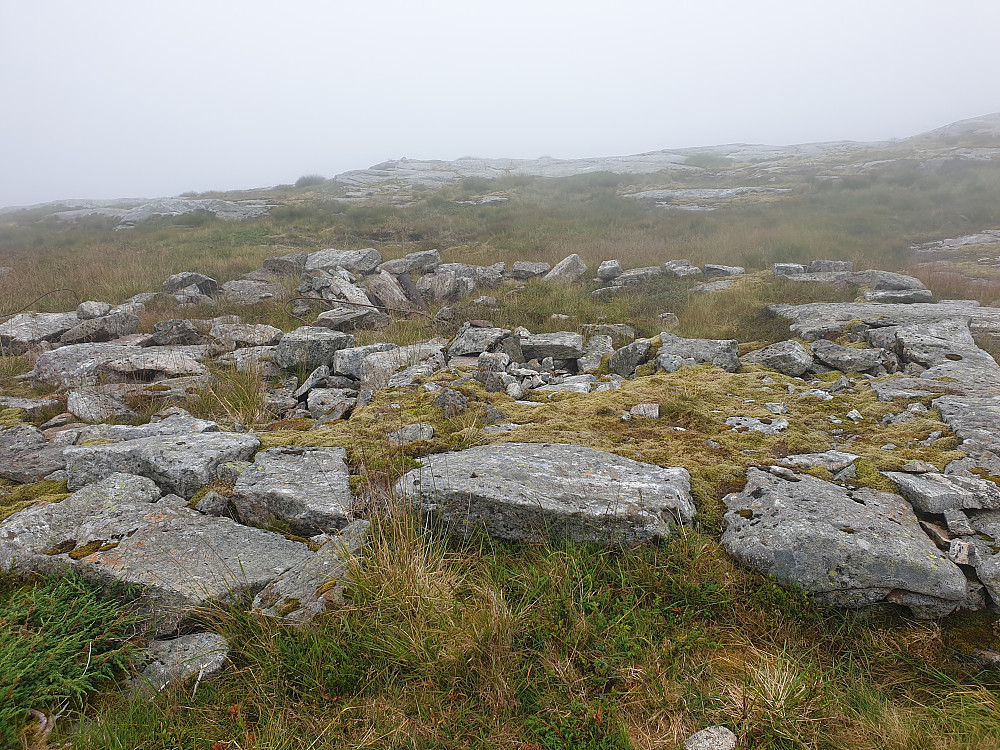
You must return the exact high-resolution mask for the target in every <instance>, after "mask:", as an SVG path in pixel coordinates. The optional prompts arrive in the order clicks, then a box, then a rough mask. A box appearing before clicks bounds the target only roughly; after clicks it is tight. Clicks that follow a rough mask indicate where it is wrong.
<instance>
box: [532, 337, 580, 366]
mask: <svg viewBox="0 0 1000 750" xmlns="http://www.w3.org/2000/svg"><path fill="white" fill-rule="evenodd" d="M521 352H522V354H523V355H524V358H525V359H526V360H531V359H537V360H538V361H539V362H540V361H542V360H543V359H545V358H546V357H552V359H579V358H580V357H582V356H583V336H581V335H580V334H579V333H572V332H570V331H558V332H556V333H534V334H529V335H527V336H521Z"/></svg>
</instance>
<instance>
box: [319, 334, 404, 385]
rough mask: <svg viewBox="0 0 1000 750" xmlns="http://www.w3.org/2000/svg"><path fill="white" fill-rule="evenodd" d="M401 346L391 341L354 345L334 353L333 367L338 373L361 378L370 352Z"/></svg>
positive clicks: (384, 350)
mask: <svg viewBox="0 0 1000 750" xmlns="http://www.w3.org/2000/svg"><path fill="white" fill-rule="evenodd" d="M398 348H399V347H398V346H396V345H395V344H390V343H378V344H368V345H367V346H352V347H348V348H347V349H341V350H340V351H338V352H337V353H336V354H334V355H333V367H332V368H331V369H332V370H333V372H334V373H336V374H337V375H344V376H345V377H348V378H353V379H354V380H361V378H362V377H364V363H365V358H366V357H368V356H369V355H370V354H376V353H378V352H388V351H392V350H393V349H398Z"/></svg>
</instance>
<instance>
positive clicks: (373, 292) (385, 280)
mask: <svg viewBox="0 0 1000 750" xmlns="http://www.w3.org/2000/svg"><path fill="white" fill-rule="evenodd" d="M368 294H369V296H373V297H374V298H375V299H376V300H378V302H379V303H380V304H381V306H382V307H383V308H385V309H387V310H389V311H390V312H392V311H397V312H400V311H401V312H404V313H408V312H412V311H413V310H415V309H416V305H414V304H413V303H412V302H411V301H410V298H409V297H408V296H407V295H406V290H405V289H403V287H402V285H401V284H400V283H399V281H398V280H397V279H396V277H395V276H393V275H392V274H391V273H389V272H388V271H380V272H379V273H376V274H375V275H373V276H372V277H370V278H369V279H368Z"/></svg>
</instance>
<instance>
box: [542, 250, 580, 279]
mask: <svg viewBox="0 0 1000 750" xmlns="http://www.w3.org/2000/svg"><path fill="white" fill-rule="evenodd" d="M585 273H587V264H586V263H584V262H583V261H582V260H580V256H579V255H577V254H576V253H573V254H572V255H567V256H566V257H565V258H563V259H562V260H561V261H559V262H558V263H556V264H555V266H554V267H553V268H552V270H551V271H549V272H548V273H547V274H545V276H543V277H542V278H543V279H544V280H545V281H564V282H571V281H576V280H578V279H580V278H581V277H582V276H583V275H584V274H585Z"/></svg>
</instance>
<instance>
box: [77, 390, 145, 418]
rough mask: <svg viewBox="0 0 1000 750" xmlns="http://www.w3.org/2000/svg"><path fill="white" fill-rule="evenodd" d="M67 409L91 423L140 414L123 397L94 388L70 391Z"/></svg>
mask: <svg viewBox="0 0 1000 750" xmlns="http://www.w3.org/2000/svg"><path fill="white" fill-rule="evenodd" d="M66 411H68V412H69V413H70V414H72V415H73V416H74V417H76V418H78V419H81V420H83V421H84V422H89V423H91V424H93V423H95V422H107V421H109V420H111V419H134V418H136V417H137V416H138V415H137V414H136V413H135V412H134V411H132V410H131V409H130V408H129V407H127V406H126V405H125V403H124V402H123V401H122V400H121V399H118V398H115V397H114V396H111V395H109V394H107V393H101V392H100V391H96V390H92V389H83V390H76V391H70V393H69V396H68V397H67V399H66Z"/></svg>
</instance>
